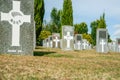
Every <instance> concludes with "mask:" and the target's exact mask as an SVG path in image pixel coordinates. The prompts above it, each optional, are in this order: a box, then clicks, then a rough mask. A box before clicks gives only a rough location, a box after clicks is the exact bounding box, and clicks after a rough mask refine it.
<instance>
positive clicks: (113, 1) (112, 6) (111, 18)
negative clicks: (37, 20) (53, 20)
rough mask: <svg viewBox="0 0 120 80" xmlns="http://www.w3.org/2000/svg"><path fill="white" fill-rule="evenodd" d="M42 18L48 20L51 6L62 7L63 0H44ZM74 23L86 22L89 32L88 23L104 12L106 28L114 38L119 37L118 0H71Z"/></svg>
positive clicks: (119, 11)
mask: <svg viewBox="0 0 120 80" xmlns="http://www.w3.org/2000/svg"><path fill="white" fill-rule="evenodd" d="M44 1H45V16H44V20H46V21H47V22H49V21H50V12H51V10H52V8H53V7H56V8H57V9H62V6H63V0H44ZM72 5H73V19H74V24H76V23H81V22H86V23H87V25H88V28H89V33H90V32H91V29H90V23H91V22H92V21H94V20H96V19H99V17H100V15H102V14H103V12H105V14H106V17H105V18H106V23H107V29H108V31H109V33H110V35H111V38H112V39H113V40H114V39H115V38H117V37H120V0H72Z"/></svg>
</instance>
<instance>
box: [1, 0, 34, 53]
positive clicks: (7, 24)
mask: <svg viewBox="0 0 120 80" xmlns="http://www.w3.org/2000/svg"><path fill="white" fill-rule="evenodd" d="M0 37H1V39H0V53H12V54H21V55H33V49H34V0H17V1H14V0H1V1H0Z"/></svg>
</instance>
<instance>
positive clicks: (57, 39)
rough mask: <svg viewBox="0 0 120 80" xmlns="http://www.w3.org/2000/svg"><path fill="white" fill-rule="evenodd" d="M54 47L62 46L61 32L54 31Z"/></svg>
mask: <svg viewBox="0 0 120 80" xmlns="http://www.w3.org/2000/svg"><path fill="white" fill-rule="evenodd" d="M52 38H53V48H60V33H53V34H52Z"/></svg>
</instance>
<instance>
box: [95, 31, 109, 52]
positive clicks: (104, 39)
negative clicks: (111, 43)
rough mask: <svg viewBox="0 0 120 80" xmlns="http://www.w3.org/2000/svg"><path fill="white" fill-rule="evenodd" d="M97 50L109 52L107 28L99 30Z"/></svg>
mask: <svg viewBox="0 0 120 80" xmlns="http://www.w3.org/2000/svg"><path fill="white" fill-rule="evenodd" d="M96 37H97V40H96V41H97V52H100V53H107V52H108V33H107V29H98V30H97V35H96Z"/></svg>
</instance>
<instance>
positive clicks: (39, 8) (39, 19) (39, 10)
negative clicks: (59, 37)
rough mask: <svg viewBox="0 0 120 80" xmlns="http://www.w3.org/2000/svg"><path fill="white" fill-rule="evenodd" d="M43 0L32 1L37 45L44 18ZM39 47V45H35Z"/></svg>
mask: <svg viewBox="0 0 120 80" xmlns="http://www.w3.org/2000/svg"><path fill="white" fill-rule="evenodd" d="M44 12H45V9H44V0H35V1H34V19H35V25H36V40H37V43H38V41H39V40H38V39H39V35H40V32H41V31H42V23H43V17H44ZM37 45H39V44H37Z"/></svg>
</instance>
